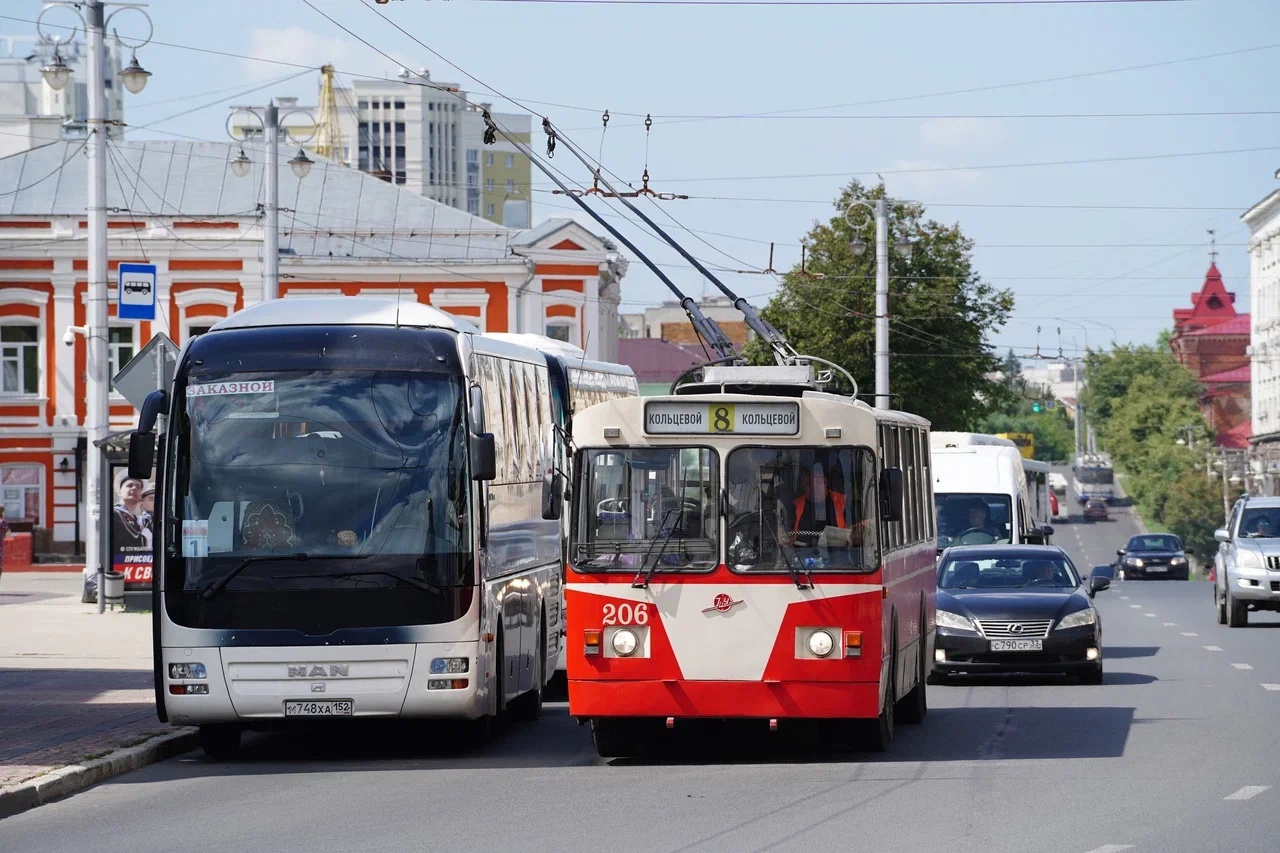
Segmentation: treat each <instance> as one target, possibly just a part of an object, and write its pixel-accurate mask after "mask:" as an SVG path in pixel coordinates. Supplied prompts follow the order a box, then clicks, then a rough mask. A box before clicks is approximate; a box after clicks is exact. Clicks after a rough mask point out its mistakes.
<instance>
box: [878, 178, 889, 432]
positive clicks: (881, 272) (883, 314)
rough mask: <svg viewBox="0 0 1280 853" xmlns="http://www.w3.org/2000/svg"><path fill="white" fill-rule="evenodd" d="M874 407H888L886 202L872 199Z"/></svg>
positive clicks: (887, 205) (887, 228)
mask: <svg viewBox="0 0 1280 853" xmlns="http://www.w3.org/2000/svg"><path fill="white" fill-rule="evenodd" d="M876 408H877V409H887V408H889V202H888V200H887V199H885V197H884V196H881V197H880V198H878V199H876Z"/></svg>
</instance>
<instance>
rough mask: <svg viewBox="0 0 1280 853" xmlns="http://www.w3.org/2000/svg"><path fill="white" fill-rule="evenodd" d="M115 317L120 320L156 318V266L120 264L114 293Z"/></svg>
mask: <svg viewBox="0 0 1280 853" xmlns="http://www.w3.org/2000/svg"><path fill="white" fill-rule="evenodd" d="M116 305H117V306H118V308H119V311H118V314H117V316H118V317H119V318H120V319H121V320H154V319H155V318H156V265H155V264H121V265H120V282H119V285H118V290H117V292H116Z"/></svg>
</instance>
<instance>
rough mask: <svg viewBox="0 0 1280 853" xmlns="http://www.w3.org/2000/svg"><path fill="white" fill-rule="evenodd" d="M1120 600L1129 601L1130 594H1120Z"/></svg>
mask: <svg viewBox="0 0 1280 853" xmlns="http://www.w3.org/2000/svg"><path fill="white" fill-rule="evenodd" d="M1120 600H1121V601H1128V600H1129V596H1127V595H1122V596H1120Z"/></svg>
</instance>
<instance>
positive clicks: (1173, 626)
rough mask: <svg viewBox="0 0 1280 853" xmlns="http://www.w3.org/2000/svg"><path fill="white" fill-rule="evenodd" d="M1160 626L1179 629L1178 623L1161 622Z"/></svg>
mask: <svg viewBox="0 0 1280 853" xmlns="http://www.w3.org/2000/svg"><path fill="white" fill-rule="evenodd" d="M1160 624H1161V625H1163V626H1165V627H1166V628H1177V627H1178V623H1177V622H1161V623H1160Z"/></svg>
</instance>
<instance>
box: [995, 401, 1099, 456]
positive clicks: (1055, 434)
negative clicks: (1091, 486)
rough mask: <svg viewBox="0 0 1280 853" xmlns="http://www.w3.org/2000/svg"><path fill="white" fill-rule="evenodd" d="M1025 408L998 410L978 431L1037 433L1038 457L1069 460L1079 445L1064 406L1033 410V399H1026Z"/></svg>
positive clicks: (1035, 434)
mask: <svg viewBox="0 0 1280 853" xmlns="http://www.w3.org/2000/svg"><path fill="white" fill-rule="evenodd" d="M1022 406H1023V408H1024V409H1026V410H1024V411H1015V412H1013V413H1010V412H1008V411H1004V412H997V413H996V414H993V415H988V416H987V417H986V419H984V420H983V421H981V422H980V423H979V425H978V426H977V428H976V431H977V432H982V433H989V434H993V435H994V434H999V433H1002V432H1025V433H1031V434H1032V435H1034V436H1035V437H1036V454H1035V458H1036V459H1040V460H1043V461H1045V462H1067V461H1069V460H1070V459H1071V455H1072V449H1073V448H1074V446H1075V433H1074V432H1073V428H1072V425H1071V422H1070V421H1069V420H1067V416H1066V413H1065V412H1064V411H1063V410H1062V409H1052V410H1050V411H1047V412H1039V413H1033V412H1031V411H1029V407H1030V403H1029V402H1025V401H1024V402H1023V404H1022Z"/></svg>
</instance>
